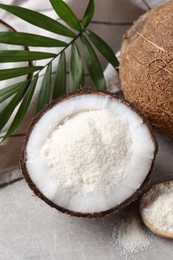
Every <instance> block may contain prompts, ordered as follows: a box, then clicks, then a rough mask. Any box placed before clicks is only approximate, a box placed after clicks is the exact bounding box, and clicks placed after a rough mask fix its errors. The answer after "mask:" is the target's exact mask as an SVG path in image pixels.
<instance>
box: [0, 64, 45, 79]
mask: <svg viewBox="0 0 173 260" xmlns="http://www.w3.org/2000/svg"><path fill="white" fill-rule="evenodd" d="M41 69H43V67H42V66H33V67H32V66H30V67H19V68H14V69H4V70H0V80H5V79H11V78H16V77H19V76H23V75H26V74H30V73H32V72H35V71H38V70H41Z"/></svg>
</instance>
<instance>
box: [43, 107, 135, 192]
mask: <svg viewBox="0 0 173 260" xmlns="http://www.w3.org/2000/svg"><path fill="white" fill-rule="evenodd" d="M41 154H42V158H43V160H44V161H45V163H46V164H47V166H48V168H49V169H50V171H49V172H50V175H51V178H53V179H54V181H56V182H57V183H59V184H61V187H62V188H63V189H68V190H70V191H71V192H74V193H75V192H78V193H93V192H94V193H99V192H102V191H105V192H108V191H109V190H110V189H111V188H113V187H115V185H118V183H119V182H121V181H122V180H123V178H124V177H125V175H126V173H125V169H126V166H127V164H128V163H129V161H130V159H131V135H130V130H129V125H128V123H127V121H126V120H124V119H122V117H121V118H120V117H119V116H118V115H116V114H113V113H112V112H110V111H109V110H96V111H86V112H80V113H78V114H75V115H73V116H72V117H70V118H67V119H66V120H64V121H63V122H62V123H61V124H60V125H57V126H56V127H55V128H54V129H53V130H52V132H51V133H50V136H49V138H48V139H47V140H46V142H45V143H44V144H43V147H42V150H41Z"/></svg>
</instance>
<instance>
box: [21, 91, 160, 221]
mask: <svg viewBox="0 0 173 260" xmlns="http://www.w3.org/2000/svg"><path fill="white" fill-rule="evenodd" d="M156 151H157V144H156V141H155V138H154V136H153V134H152V131H151V129H150V127H149V126H148V123H147V122H145V121H144V120H143V119H142V118H141V117H140V116H139V114H138V113H137V112H135V111H134V110H133V109H132V108H131V107H130V106H129V105H128V104H127V103H125V102H123V101H121V100H119V99H117V98H116V97H115V96H114V95H113V94H111V93H108V92H104V91H98V90H95V89H91V88H85V89H82V90H81V91H77V92H74V93H72V94H68V95H66V96H63V97H62V98H60V99H58V100H55V101H53V102H52V103H51V104H50V105H49V106H48V107H47V108H46V109H45V110H44V111H43V112H42V113H41V114H39V115H38V116H37V117H36V118H35V119H34V120H33V122H32V124H31V126H30V128H29V130H28V133H27V135H26V138H25V140H24V145H23V148H22V154H21V160H20V163H21V168H22V172H23V175H24V177H25V179H26V181H27V183H28V185H29V186H30V188H31V189H32V190H33V191H34V192H35V194H37V195H38V196H39V197H40V198H41V199H43V200H44V201H45V202H46V203H48V204H49V205H50V206H52V207H54V208H56V209H58V210H60V211H62V212H64V213H68V214H70V215H74V216H82V217H103V216H105V215H106V214H109V213H111V212H112V211H113V210H116V209H119V208H122V207H124V206H126V205H128V204H129V203H131V202H132V201H133V200H135V199H136V197H137V196H138V195H139V194H140V193H141V192H142V191H143V188H144V186H145V184H146V183H147V182H148V180H149V176H150V173H151V170H152V167H153V163H154V159H155V155H156Z"/></svg>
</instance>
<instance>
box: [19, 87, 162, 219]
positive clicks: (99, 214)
mask: <svg viewBox="0 0 173 260" xmlns="http://www.w3.org/2000/svg"><path fill="white" fill-rule="evenodd" d="M86 94H100V95H104V96H107V97H110V98H112V99H114V100H117V99H118V98H117V97H116V96H115V95H114V94H112V93H109V92H106V91H101V90H96V89H92V88H83V89H81V90H78V91H75V92H73V93H70V94H66V95H64V96H62V97H60V98H58V99H56V100H54V101H52V103H51V104H49V105H48V106H47V107H46V108H45V109H44V110H42V111H41V112H40V113H39V114H38V115H37V116H36V117H35V118H34V119H33V121H32V123H31V125H30V127H29V129H28V131H27V134H26V136H25V138H24V140H23V147H22V151H21V157H20V167H21V170H22V173H23V176H24V178H25V180H26V182H27V184H28V185H29V187H30V188H31V189H32V190H33V192H34V193H35V194H36V195H37V196H38V197H39V198H40V199H42V200H43V201H44V202H46V203H47V204H48V205H50V206H51V207H53V208H55V209H57V210H59V211H61V212H63V213H66V214H69V215H71V216H77V217H87V218H96V217H97V218H102V217H104V216H106V215H108V214H111V213H113V212H114V211H116V210H119V209H121V208H124V207H126V206H128V205H129V204H130V203H132V202H134V201H136V199H137V198H138V196H139V195H141V193H142V192H143V191H144V189H145V188H146V185H147V184H148V182H149V179H150V176H151V173H152V169H153V166H154V161H155V157H156V153H157V150H158V145H157V141H156V138H155V136H154V134H153V131H152V128H151V126H150V124H149V123H148V121H147V120H144V123H145V124H146V125H147V126H148V130H149V133H150V134H151V137H152V140H153V143H154V146H155V153H154V156H153V161H152V163H151V167H150V170H149V172H148V174H147V175H146V178H145V180H144V182H143V183H142V184H141V186H140V188H138V189H137V190H136V192H135V193H134V194H133V195H132V196H131V197H129V198H128V199H127V200H125V201H124V202H123V203H121V204H119V205H118V206H116V207H113V208H111V209H109V210H106V211H103V212H93V213H80V212H74V211H71V210H68V209H65V208H63V207H61V206H59V205H56V204H55V203H53V202H52V201H51V200H49V199H48V198H47V197H45V196H44V195H43V193H42V192H41V191H40V190H39V189H38V188H37V186H36V185H35V183H34V182H33V181H32V179H31V178H30V175H29V172H28V170H27V167H26V161H27V153H26V147H27V143H28V140H29V137H30V134H31V132H32V130H33V128H34V127H35V125H36V124H37V122H38V121H39V120H40V118H41V117H42V116H43V115H44V114H45V113H46V112H47V111H48V110H49V109H51V108H52V107H53V106H55V105H57V104H59V103H61V102H63V101H65V100H67V99H70V98H72V97H75V96H78V95H86ZM118 100H119V101H120V99H118ZM121 102H123V103H125V104H126V105H127V106H128V107H129V108H130V109H132V110H133V111H134V112H135V113H137V114H138V115H140V114H139V113H138V112H137V111H136V110H135V109H133V108H132V106H130V105H129V104H128V103H126V102H125V101H122V100H121Z"/></svg>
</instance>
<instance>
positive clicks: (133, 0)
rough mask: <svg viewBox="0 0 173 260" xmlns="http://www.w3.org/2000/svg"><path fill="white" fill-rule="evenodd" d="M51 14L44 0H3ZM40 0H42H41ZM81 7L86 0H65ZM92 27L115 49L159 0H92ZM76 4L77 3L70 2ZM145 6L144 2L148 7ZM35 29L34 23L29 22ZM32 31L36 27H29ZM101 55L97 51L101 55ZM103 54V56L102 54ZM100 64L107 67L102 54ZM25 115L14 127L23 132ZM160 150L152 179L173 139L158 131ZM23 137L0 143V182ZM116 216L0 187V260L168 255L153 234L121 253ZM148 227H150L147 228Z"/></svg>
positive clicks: (23, 187) (169, 166)
mask: <svg viewBox="0 0 173 260" xmlns="http://www.w3.org/2000/svg"><path fill="white" fill-rule="evenodd" d="M1 2H2V3H13V4H16V5H21V6H24V7H28V8H31V9H35V10H40V11H42V12H43V13H44V14H46V15H50V16H51V17H54V16H55V14H52V10H50V5H49V1H47V0H42V1H41V0H37V1H33V0H32V1H31V0H27V1H24V0H2V1H1ZM40 2H41V3H42V4H41V5H40ZM69 2H70V3H71V5H72V6H73V8H74V10H75V11H77V12H78V13H79V14H81V13H82V12H83V9H84V6H86V3H87V2H88V0H82V1H81V0H69ZM95 2H96V15H95V17H94V21H93V23H92V24H91V27H92V29H93V30H94V31H95V32H97V33H98V34H99V35H101V36H102V37H103V38H104V39H106V41H107V42H108V43H109V44H110V45H111V47H112V48H114V51H117V50H118V49H119V48H120V43H121V39H122V35H123V33H124V32H125V31H126V30H127V29H128V28H129V26H130V24H131V23H132V22H133V21H134V20H135V19H136V18H137V17H138V16H139V15H141V14H142V13H144V12H145V11H146V10H148V8H149V7H154V6H156V5H158V4H161V3H163V2H165V1H164V0H121V1H120V0H107V1H104V0H103V1H101V0H95ZM74 3H77V4H74ZM148 5H149V6H148ZM0 17H1V18H2V19H5V20H6V21H7V22H9V23H10V24H11V25H13V26H14V27H15V28H16V29H18V30H23V31H31V30H32V27H31V26H30V25H28V24H25V26H23V23H21V20H19V19H16V18H14V16H11V15H9V14H7V13H6V12H1V11H0ZM34 28H35V27H34ZM34 30H35V31H34V32H35V33H37V32H38V31H37V29H36V28H35V29H34ZM100 57H101V56H100ZM101 59H102V57H101ZM102 64H103V66H106V64H105V61H104V60H103V59H102ZM29 121H30V120H29V119H28V118H27V120H26V121H25V123H24V124H23V125H22V126H21V127H20V128H19V129H18V131H17V133H24V132H25V131H26V126H27V125H28V123H29ZM158 139H159V153H158V156H157V161H156V164H155V169H154V172H153V178H152V183H155V182H158V181H161V180H167V179H170V178H173V140H169V139H166V138H163V137H161V136H158ZM21 143H22V137H20V136H18V137H12V138H10V139H9V141H8V142H7V143H5V144H3V145H1V146H0V183H4V182H8V181H10V180H13V179H14V178H17V177H19V176H20V172H19V169H18V158H19V153H20V149H21ZM116 219H117V215H116V214H114V215H111V216H109V217H106V218H105V219H103V220H91V219H79V218H75V217H70V216H66V215H64V214H61V213H59V212H58V211H56V210H54V209H52V208H50V207H49V206H48V205H47V204H45V203H44V202H43V201H41V200H40V199H38V198H37V197H36V196H34V195H33V194H32V192H31V191H30V189H29V187H28V186H27V184H26V183H25V181H24V180H22V181H19V182H16V183H13V184H11V185H8V186H6V187H3V188H1V189H0V260H123V259H128V260H132V259H139V260H144V259H146V260H148V259H149V260H164V259H165V258H166V259H167V260H172V259H173V254H172V249H173V241H171V240H166V239H163V238H159V237H156V236H155V235H153V236H152V238H153V246H152V247H151V248H149V249H147V250H146V251H144V252H141V253H137V254H133V255H127V256H121V250H120V248H118V246H117V244H116V243H115V241H114V239H113V237H112V233H113V229H114V228H116ZM148 232H149V231H148Z"/></svg>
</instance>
